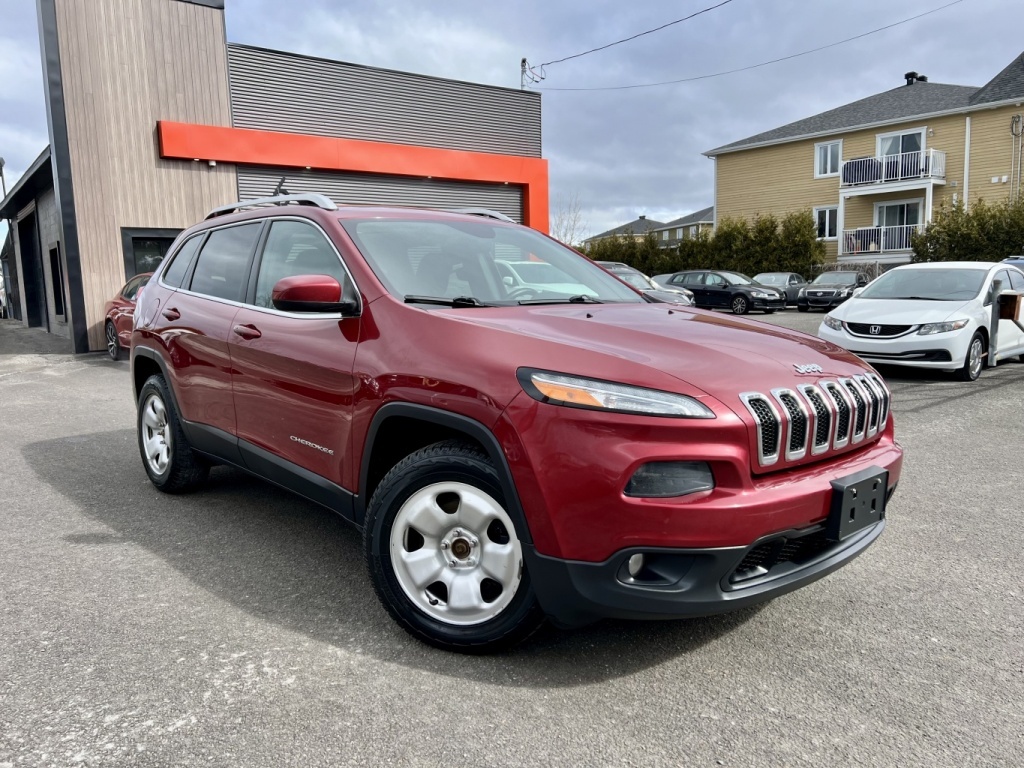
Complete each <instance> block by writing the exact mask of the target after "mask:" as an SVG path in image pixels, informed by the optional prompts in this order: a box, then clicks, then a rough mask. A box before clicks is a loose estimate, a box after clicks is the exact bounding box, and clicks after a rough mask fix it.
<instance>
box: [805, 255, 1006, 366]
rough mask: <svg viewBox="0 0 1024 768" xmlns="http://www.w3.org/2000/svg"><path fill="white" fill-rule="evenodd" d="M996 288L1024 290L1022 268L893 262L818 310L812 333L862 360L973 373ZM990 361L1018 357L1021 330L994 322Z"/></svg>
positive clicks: (982, 355)
mask: <svg viewBox="0 0 1024 768" xmlns="http://www.w3.org/2000/svg"><path fill="white" fill-rule="evenodd" d="M996 280H999V281H1000V286H999V290H1000V292H1006V291H1022V292H1024V272H1022V271H1021V270H1019V269H1017V268H1016V267H1013V266H1010V265H1008V264H992V263H989V262H983V261H947V262H938V263H929V264H908V265H906V266H902V267H897V268H895V269H893V270H890V271H889V272H886V273H885V274H884V275H882V276H881V277H879V278H878V279H877V280H875V281H874V282H872V283H871V284H870V285H868V286H867V287H866V288H864V289H862V290H861V291H859V292H857V293H855V294H854V297H853V298H851V299H849V300H848V301H846V303H844V304H842V305H841V306H839V307H837V308H836V309H834V310H832V311H831V312H829V313H828V314H827V315H825V317H824V319H823V320H822V323H821V327H820V328H819V329H818V336H819V337H820V338H822V339H825V340H826V341H831V342H832V343H834V344H838V345H839V346H841V347H845V348H846V349H848V350H850V351H851V352H853V353H854V354H856V355H858V356H860V357H861V358H863V359H864V360H867V361H868V362H870V363H884V364H888V365H910V366H914V367H917V368H938V369H941V370H946V371H956V372H957V374H958V375H959V377H960V378H961V379H963V380H964V381H974V380H975V379H977V378H978V376H980V375H981V370H982V368H983V367H984V365H985V361H986V359H987V354H988V348H989V329H990V328H991V327H992V325H991V323H992V312H993V309H994V308H995V311H996V312H998V306H999V301H998V299H997V297H995V295H994V288H995V286H994V281H996ZM998 322H999V326H998V331H997V333H996V344H995V352H996V355H995V356H996V360H1005V359H1006V358H1009V357H1013V356H1015V355H1024V328H1022V327H1021V325H1020V324H1018V323H1019V322H1024V321H1022V320H1021V319H1020V318H1018V322H1014V321H1013V320H999V321H998Z"/></svg>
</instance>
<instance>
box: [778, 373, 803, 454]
mask: <svg viewBox="0 0 1024 768" xmlns="http://www.w3.org/2000/svg"><path fill="white" fill-rule="evenodd" d="M772 396H773V397H774V398H775V399H776V400H777V401H778V402H779V404H780V405H781V406H782V407H783V408H784V409H785V411H786V415H787V416H788V417H789V418H787V419H786V423H785V425H784V426H785V429H784V430H783V432H784V433H785V439H784V441H783V443H784V445H785V446H786V461H796V460H798V459H802V458H803V457H804V456H806V455H807V436H808V432H809V430H808V428H807V427H808V423H809V422H810V415H809V413H808V411H807V406H805V405H804V404H803V402H802V401H801V400H800V398H799V396H798V395H797V393H796V392H795V391H793V390H792V389H773V390H772Z"/></svg>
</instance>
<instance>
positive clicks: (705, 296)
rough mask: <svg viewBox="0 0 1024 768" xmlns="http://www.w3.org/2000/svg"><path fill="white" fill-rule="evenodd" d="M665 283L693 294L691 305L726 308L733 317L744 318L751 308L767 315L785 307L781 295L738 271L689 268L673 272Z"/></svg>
mask: <svg viewBox="0 0 1024 768" xmlns="http://www.w3.org/2000/svg"><path fill="white" fill-rule="evenodd" d="M668 284H669V286H671V287H672V288H688V289H689V290H691V291H693V303H694V304H695V305H696V306H698V307H702V308H705V309H729V310H732V312H733V314H736V315H745V314H747V312H749V311H750V310H752V309H753V310H757V311H759V312H764V313H765V314H768V315H770V314H771V313H772V312H774V311H775V310H777V309H785V308H786V299H785V294H784V293H782V292H781V291H778V290H776V289H775V288H769V287H768V286H767V285H761V284H760V283H756V282H754V281H753V280H751V279H750V278H749V277H747V276H746V275H741V274H740V273H739V272H728V271H725V270H719V269H714V270H712V269H692V270H689V271H687V272H676V273H675V274H674V275H672V277H671V278H670V279H669V281H668Z"/></svg>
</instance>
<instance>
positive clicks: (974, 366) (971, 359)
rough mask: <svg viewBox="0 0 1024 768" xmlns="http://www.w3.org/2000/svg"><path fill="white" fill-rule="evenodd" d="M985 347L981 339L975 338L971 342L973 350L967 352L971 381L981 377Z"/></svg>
mask: <svg viewBox="0 0 1024 768" xmlns="http://www.w3.org/2000/svg"><path fill="white" fill-rule="evenodd" d="M984 351H985V348H984V345H983V344H982V343H981V339H980V338H979V337H977V336H976V337H974V339H973V340H972V341H971V348H970V349H969V350H968V352H967V360H968V365H969V370H970V372H971V379H972V380H974V379H976V378H978V377H979V376H980V375H981V365H982V362H983V355H984Z"/></svg>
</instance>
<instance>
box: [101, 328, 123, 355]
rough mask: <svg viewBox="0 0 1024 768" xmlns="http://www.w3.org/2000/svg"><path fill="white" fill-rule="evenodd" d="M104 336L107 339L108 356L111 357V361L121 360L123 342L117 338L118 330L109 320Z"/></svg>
mask: <svg viewBox="0 0 1024 768" xmlns="http://www.w3.org/2000/svg"><path fill="white" fill-rule="evenodd" d="M104 334H105V335H106V337H107V354H108V355H110V359H111V360H114V361H117V360H120V359H121V342H120V341H118V338H117V329H116V328H115V327H114V324H113V323H112V322H111V321H110V320H107V326H106V328H105V330H104Z"/></svg>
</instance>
